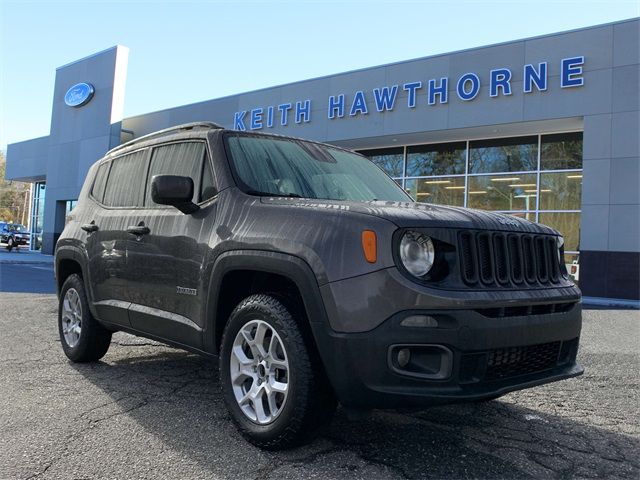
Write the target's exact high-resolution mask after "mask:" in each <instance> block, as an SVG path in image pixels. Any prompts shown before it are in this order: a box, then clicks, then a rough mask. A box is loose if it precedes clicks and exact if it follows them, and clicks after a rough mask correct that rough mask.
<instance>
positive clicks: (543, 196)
mask: <svg viewBox="0 0 640 480" xmlns="http://www.w3.org/2000/svg"><path fill="white" fill-rule="evenodd" d="M581 197H582V172H561V173H541V174H540V210H580V199H581Z"/></svg>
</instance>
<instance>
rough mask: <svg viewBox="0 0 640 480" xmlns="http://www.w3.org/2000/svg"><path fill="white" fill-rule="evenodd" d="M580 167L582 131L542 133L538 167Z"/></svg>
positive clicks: (554, 168)
mask: <svg viewBox="0 0 640 480" xmlns="http://www.w3.org/2000/svg"><path fill="white" fill-rule="evenodd" d="M575 168H582V132H574V133H558V134H554V135H542V140H541V146H540V169H541V170H563V169H575Z"/></svg>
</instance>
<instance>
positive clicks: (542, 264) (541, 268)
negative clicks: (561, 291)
mask: <svg viewBox="0 0 640 480" xmlns="http://www.w3.org/2000/svg"><path fill="white" fill-rule="evenodd" d="M546 243H547V242H545V241H544V237H536V239H535V245H536V256H535V258H536V270H537V271H538V280H539V281H540V283H547V282H548V281H549V271H548V269H549V262H548V260H547V257H548V252H547V248H546V246H547V245H546Z"/></svg>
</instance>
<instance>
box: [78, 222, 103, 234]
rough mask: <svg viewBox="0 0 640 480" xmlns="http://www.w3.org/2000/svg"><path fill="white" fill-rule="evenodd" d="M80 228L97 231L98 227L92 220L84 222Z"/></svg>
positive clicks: (90, 231) (91, 231) (86, 230)
mask: <svg viewBox="0 0 640 480" xmlns="http://www.w3.org/2000/svg"><path fill="white" fill-rule="evenodd" d="M80 228H81V229H82V230H84V231H85V232H87V233H93V232H97V231H98V230H99V229H100V228H99V227H98V225H96V223H95V222H94V221H92V222H91V223H85V224H84V225H82V226H81V227H80Z"/></svg>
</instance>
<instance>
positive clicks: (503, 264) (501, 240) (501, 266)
mask: <svg viewBox="0 0 640 480" xmlns="http://www.w3.org/2000/svg"><path fill="white" fill-rule="evenodd" d="M493 254H494V257H495V260H496V278H497V279H498V282H500V283H501V284H503V285H504V284H506V283H509V257H508V256H507V239H506V238H505V236H504V235H502V234H496V235H494V237H493Z"/></svg>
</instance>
